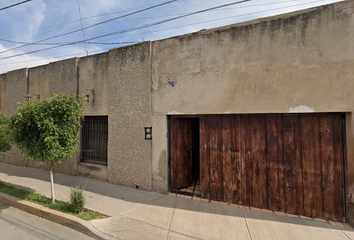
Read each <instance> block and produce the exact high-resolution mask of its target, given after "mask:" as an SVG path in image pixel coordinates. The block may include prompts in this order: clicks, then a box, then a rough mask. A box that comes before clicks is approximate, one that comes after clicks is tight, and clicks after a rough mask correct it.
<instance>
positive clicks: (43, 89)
mask: <svg viewBox="0 0 354 240" xmlns="http://www.w3.org/2000/svg"><path fill="white" fill-rule="evenodd" d="M28 95H29V96H31V97H32V99H34V100H35V99H38V97H39V98H40V99H45V98H48V97H49V78H48V65H44V66H39V67H35V68H30V69H28ZM38 95H39V96H38Z"/></svg>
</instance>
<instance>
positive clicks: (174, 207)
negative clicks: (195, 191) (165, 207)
mask: <svg viewBox="0 0 354 240" xmlns="http://www.w3.org/2000/svg"><path fill="white" fill-rule="evenodd" d="M177 201H178V198H176V202H175V205H174V206H173V212H172V216H171V221H170V226H169V227H168V230H167V236H166V240H167V239H168V237H169V235H170V231H171V225H172V220H173V217H174V215H175V210H176V205H177Z"/></svg>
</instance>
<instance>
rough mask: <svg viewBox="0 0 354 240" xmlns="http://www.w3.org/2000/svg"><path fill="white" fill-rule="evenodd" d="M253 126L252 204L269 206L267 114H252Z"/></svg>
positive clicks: (251, 160)
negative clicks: (266, 169) (266, 141)
mask: <svg viewBox="0 0 354 240" xmlns="http://www.w3.org/2000/svg"><path fill="white" fill-rule="evenodd" d="M250 122H251V124H252V128H251V156H250V162H251V165H250V168H249V169H248V170H249V171H250V172H251V173H253V177H252V191H251V194H252V195H251V206H254V207H258V208H268V206H267V202H268V197H267V185H266V171H265V168H266V166H265V165H266V164H265V163H266V160H265V159H266V146H265V145H266V144H265V116H264V115H252V116H251V117H250Z"/></svg>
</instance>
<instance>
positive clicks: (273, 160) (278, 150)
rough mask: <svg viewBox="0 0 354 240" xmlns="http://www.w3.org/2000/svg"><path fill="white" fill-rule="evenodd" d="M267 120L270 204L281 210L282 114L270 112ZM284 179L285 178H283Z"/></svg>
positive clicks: (282, 190)
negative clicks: (279, 169)
mask: <svg viewBox="0 0 354 240" xmlns="http://www.w3.org/2000/svg"><path fill="white" fill-rule="evenodd" d="M266 122H267V179H268V184H267V188H268V205H269V209H270V210H273V211H279V210H280V204H279V202H280V201H283V199H284V189H283V185H280V184H279V180H280V179H279V174H278V165H279V164H281V163H282V159H283V145H282V138H283V136H282V121H281V116H280V115H273V114H269V115H267V116H266ZM281 181H283V179H281ZM280 186H281V188H279V187H280Z"/></svg>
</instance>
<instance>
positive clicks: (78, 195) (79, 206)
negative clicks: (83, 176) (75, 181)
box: [70, 184, 86, 213]
mask: <svg viewBox="0 0 354 240" xmlns="http://www.w3.org/2000/svg"><path fill="white" fill-rule="evenodd" d="M85 186H86V185H85ZM85 186H84V187H83V188H80V184H79V185H76V187H71V188H70V209H71V211H72V212H76V213H80V212H81V211H82V210H84V207H85V194H84V189H85Z"/></svg>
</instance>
